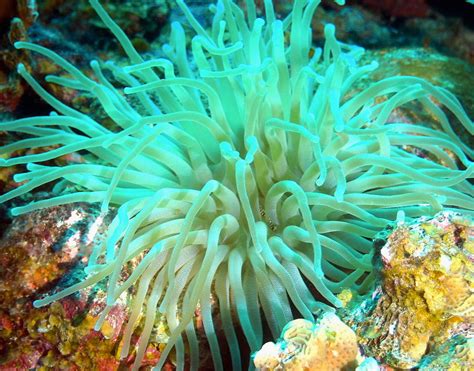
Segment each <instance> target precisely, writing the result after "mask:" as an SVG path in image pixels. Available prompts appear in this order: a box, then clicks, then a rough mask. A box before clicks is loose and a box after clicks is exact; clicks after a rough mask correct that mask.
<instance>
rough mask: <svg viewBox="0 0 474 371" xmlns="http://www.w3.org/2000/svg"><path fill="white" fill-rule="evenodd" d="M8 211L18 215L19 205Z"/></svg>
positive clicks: (19, 211) (19, 212)
mask: <svg viewBox="0 0 474 371" xmlns="http://www.w3.org/2000/svg"><path fill="white" fill-rule="evenodd" d="M10 212H11V213H12V215H13V216H18V215H20V214H21V209H20V208H19V207H14V208H13V209H11V211H10Z"/></svg>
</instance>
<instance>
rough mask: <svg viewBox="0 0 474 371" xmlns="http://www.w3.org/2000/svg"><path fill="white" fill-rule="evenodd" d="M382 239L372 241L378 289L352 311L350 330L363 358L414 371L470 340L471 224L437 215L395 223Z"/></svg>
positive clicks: (473, 231) (473, 249) (466, 219)
mask: <svg viewBox="0 0 474 371" xmlns="http://www.w3.org/2000/svg"><path fill="white" fill-rule="evenodd" d="M386 234H387V235H384V234H382V235H380V236H379V240H378V241H377V243H378V244H379V245H380V247H381V249H380V258H381V269H380V274H381V277H382V283H381V287H379V288H378V289H377V290H376V291H375V293H374V294H373V295H372V298H370V299H367V300H366V302H365V303H362V304H360V303H353V306H352V308H356V307H357V308H356V309H354V310H353V312H352V313H351V315H350V316H349V317H352V320H350V322H351V323H352V326H353V327H354V328H357V333H358V335H359V337H360V343H361V344H362V345H363V346H364V349H365V350H366V352H367V353H368V354H372V355H374V356H375V357H377V358H378V359H383V360H384V361H386V362H387V363H388V364H390V365H392V366H395V367H400V368H411V367H416V366H418V365H419V363H420V361H421V359H422V357H423V356H424V355H425V354H426V352H427V350H428V349H430V350H431V351H433V349H436V348H437V347H438V348H439V346H440V344H443V343H445V342H447V341H448V343H449V341H450V340H449V339H451V338H454V337H455V336H456V334H459V335H461V334H464V335H463V336H468V335H469V334H470V335H469V336H472V334H473V333H472V329H470V327H469V323H472V320H473V317H474V312H473V308H474V294H473V291H474V290H473V289H474V281H473V279H472V277H473V273H474V262H473V259H472V257H473V253H474V241H473V236H474V222H473V220H472V218H471V217H470V216H463V215H462V214H460V213H454V212H441V213H439V214H437V215H435V216H434V217H432V218H420V219H418V220H415V221H412V222H410V223H405V222H402V221H400V222H399V223H398V225H397V226H396V227H395V229H394V230H393V231H391V232H390V231H387V232H386ZM350 305H351V304H349V306H350ZM345 318H346V320H347V317H345ZM466 326H467V328H466ZM466 331H467V332H466ZM434 352H435V353H436V351H434Z"/></svg>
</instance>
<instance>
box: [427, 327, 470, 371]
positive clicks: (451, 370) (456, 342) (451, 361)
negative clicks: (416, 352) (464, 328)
mask: <svg viewBox="0 0 474 371" xmlns="http://www.w3.org/2000/svg"><path fill="white" fill-rule="evenodd" d="M470 335H471V337H470V338H466V337H465V336H462V335H459V336H453V337H452V338H450V339H449V340H448V341H446V342H445V343H443V344H441V345H437V346H436V347H435V348H434V349H433V350H431V351H430V353H429V355H427V356H426V357H424V358H423V360H422V362H421V363H420V367H419V369H420V371H429V370H446V371H461V370H472V369H474V338H473V337H472V336H473V335H474V333H471V334H470Z"/></svg>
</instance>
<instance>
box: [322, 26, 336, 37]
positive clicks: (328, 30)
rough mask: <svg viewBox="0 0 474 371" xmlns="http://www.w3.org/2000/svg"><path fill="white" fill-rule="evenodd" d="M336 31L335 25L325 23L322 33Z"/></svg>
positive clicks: (331, 33) (327, 33)
mask: <svg viewBox="0 0 474 371" xmlns="http://www.w3.org/2000/svg"><path fill="white" fill-rule="evenodd" d="M335 32H336V26H334V25H333V24H332V23H328V24H326V26H324V34H325V35H326V36H327V35H333V34H334V33H335Z"/></svg>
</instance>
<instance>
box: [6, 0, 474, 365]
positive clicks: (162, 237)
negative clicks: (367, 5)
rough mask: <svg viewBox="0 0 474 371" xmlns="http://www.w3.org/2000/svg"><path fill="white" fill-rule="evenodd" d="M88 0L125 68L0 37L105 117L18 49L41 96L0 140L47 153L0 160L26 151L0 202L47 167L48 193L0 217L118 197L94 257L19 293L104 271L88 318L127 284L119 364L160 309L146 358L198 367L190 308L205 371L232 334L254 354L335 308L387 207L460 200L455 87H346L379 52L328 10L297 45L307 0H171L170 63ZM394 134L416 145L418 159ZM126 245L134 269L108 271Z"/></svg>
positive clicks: (461, 162)
mask: <svg viewBox="0 0 474 371" xmlns="http://www.w3.org/2000/svg"><path fill="white" fill-rule="evenodd" d="M90 2H91V4H92V6H93V8H94V9H95V10H96V12H97V14H98V15H99V17H100V18H101V19H102V21H103V22H104V24H105V25H106V26H107V27H108V28H109V29H110V31H111V32H112V33H113V34H114V36H115V37H116V38H117V40H118V41H119V42H120V44H121V46H122V48H123V50H125V52H126V53H127V55H128V57H129V59H130V65H128V66H120V65H117V64H115V63H114V62H111V61H109V62H105V63H103V62H98V61H92V62H91V68H92V70H93V72H94V74H95V76H93V77H92V78H91V77H88V76H86V75H85V74H84V73H82V72H81V71H79V70H78V69H77V68H76V67H74V66H73V65H72V64H70V63H69V62H67V61H66V60H64V59H63V58H62V57H60V56H59V55H58V54H56V53H54V52H53V51H51V50H49V49H46V48H44V47H42V46H39V45H35V44H32V43H27V42H18V43H16V44H15V46H16V47H17V48H19V49H28V50H30V51H32V52H35V53H39V54H42V55H43V56H45V57H47V58H50V59H51V60H52V61H53V62H54V63H56V64H57V65H58V66H60V67H61V68H62V69H64V71H66V72H67V73H68V74H69V76H70V77H68V78H66V77H59V76H48V77H47V78H46V80H47V81H48V82H51V83H55V84H57V85H59V86H64V87H67V88H72V89H77V90H83V91H87V92H88V93H89V94H90V95H92V96H94V97H95V98H96V99H97V101H98V102H100V104H101V105H102V107H103V109H104V110H105V112H106V113H107V115H108V117H109V118H110V119H111V120H112V121H113V122H114V123H115V124H116V125H117V127H120V130H117V131H112V130H110V129H108V128H106V127H105V126H104V125H102V124H101V123H99V122H96V121H94V120H93V119H92V118H91V117H89V116H87V115H85V114H83V113H81V112H79V111H77V110H75V109H73V108H71V107H69V106H67V105H65V104H63V103H62V102H60V101H59V100H57V99H56V98H55V97H54V96H52V95H51V94H50V93H48V92H47V91H46V90H45V89H44V88H43V87H42V86H41V84H40V83H38V82H37V81H36V80H35V79H34V78H33V77H32V75H30V74H29V73H28V72H27V70H26V68H25V67H24V66H23V65H19V66H18V71H19V73H20V74H21V75H22V76H23V78H24V79H25V80H26V81H27V82H28V83H29V84H30V85H31V87H32V88H33V89H34V90H35V91H36V92H37V93H38V94H39V95H40V96H41V97H42V98H43V99H44V100H45V101H46V102H47V103H49V104H50V105H51V106H52V107H53V108H54V110H55V111H54V112H52V113H51V115H49V116H42V117H29V118H24V119H20V120H16V121H11V122H3V123H0V130H4V131H11V132H18V133H23V134H24V135H25V136H24V138H25V139H22V140H19V141H17V142H14V143H11V144H8V145H6V146H4V147H1V148H0V151H1V152H0V153H1V154H10V153H12V152H13V151H16V150H18V149H23V148H31V147H34V148H36V147H45V146H54V148H55V149H52V150H49V151H47V152H44V153H40V154H31V155H25V156H21V157H13V158H9V159H7V160H0V161H1V162H0V166H4V167H5V166H12V165H15V164H27V169H28V172H26V173H22V174H17V175H15V180H16V181H18V182H25V181H26V183H25V184H23V185H21V186H20V187H18V188H17V189H15V190H12V191H10V192H9V193H6V194H4V195H2V196H0V202H5V201H7V200H10V199H12V198H14V197H18V196H21V195H23V194H25V193H27V192H30V191H33V190H34V189H35V188H37V187H39V186H41V185H43V184H46V183H49V182H55V181H59V182H57V183H56V185H55V188H54V190H55V191H56V192H57V196H54V197H51V198H48V199H43V200H39V201H36V202H32V203H29V204H27V205H24V206H20V207H15V208H13V209H12V214H13V215H19V214H23V213H26V212H30V211H34V210H38V209H41V208H46V207H51V206H54V205H62V204H66V203H74V202H79V201H82V202H100V203H101V204H102V211H103V213H107V212H108V210H109V207H110V206H114V207H117V208H118V213H117V216H116V217H115V218H114V220H113V222H112V223H111V225H110V226H109V229H108V233H107V236H106V238H105V240H104V241H103V243H101V244H98V245H97V246H96V247H95V248H94V250H93V251H92V252H91V254H90V257H89V262H88V266H87V268H86V273H87V278H85V279H84V280H83V281H82V282H80V283H77V284H75V285H73V286H71V287H68V288H66V289H62V290H61V291H59V292H56V293H54V294H51V295H48V296H46V297H45V298H43V299H41V300H37V301H35V302H34V305H35V306H36V307H42V306H45V305H48V304H49V303H51V302H53V301H56V300H59V299H61V298H64V297H65V296H68V295H71V294H73V293H75V292H77V291H79V290H81V289H84V288H87V287H88V286H91V285H94V284H96V283H98V282H99V281H101V280H104V279H106V281H107V306H106V307H105V309H104V310H103V312H102V314H101V316H100V318H99V320H98V322H97V324H96V329H99V328H100V327H101V325H102V323H103V321H104V319H105V318H106V316H107V314H108V313H109V311H110V310H111V308H112V307H113V306H114V304H115V303H116V301H117V300H118V298H119V297H120V296H121V295H122V294H124V293H125V292H126V291H128V290H131V292H133V295H132V299H131V301H130V303H129V308H130V314H129V319H128V323H127V325H126V327H125V330H124V334H123V339H122V342H123V346H122V349H121V357H122V358H124V357H126V356H127V355H128V353H129V352H130V345H131V338H132V334H133V332H134V330H135V328H136V327H137V325H138V324H139V322H140V320H141V318H142V317H143V318H142V320H143V330H142V332H141V334H140V340H139V342H138V344H137V354H136V357H135V363H134V368H135V369H136V368H138V367H139V366H140V364H141V361H142V359H143V356H144V352H145V349H146V347H147V345H148V343H149V341H150V337H151V334H152V329H153V325H154V323H155V320H156V319H157V318H158V317H161V316H163V317H164V318H165V319H166V323H167V326H168V328H169V340H168V343H167V345H166V347H165V349H164V351H163V353H162V356H161V359H160V362H159V363H158V365H157V367H158V368H160V367H161V366H162V365H163V364H164V362H165V361H166V358H167V356H168V354H169V353H170V351H171V350H173V349H174V350H175V352H176V363H177V366H178V368H179V369H183V367H184V364H185V353H186V352H187V353H188V354H189V363H190V368H191V369H196V368H197V367H198V363H199V352H198V339H197V335H196V332H195V323H194V322H193V317H194V313H195V310H196V308H197V307H199V308H200V311H201V315H202V321H203V327H204V332H205V334H206V337H207V341H208V343H209V347H210V350H211V352H212V356H213V361H214V366H215V369H217V370H218V369H223V363H222V359H221V352H229V351H230V354H231V357H232V366H233V368H234V369H236V370H238V369H241V368H242V362H241V359H240V349H239V341H238V336H237V332H238V331H241V332H242V333H243V334H244V336H245V339H246V341H247V343H248V346H249V348H250V350H251V351H256V350H257V349H259V348H260V346H261V345H262V342H263V340H264V332H265V331H264V328H266V327H268V328H269V329H270V331H271V333H272V335H273V336H274V337H276V336H278V334H279V333H280V332H281V330H282V329H283V327H284V325H285V324H286V323H287V322H288V321H290V320H292V319H293V318H295V317H304V318H306V319H308V320H314V315H315V313H316V312H317V311H318V310H319V309H321V308H322V309H327V308H328V307H330V306H332V307H338V306H340V301H339V300H338V298H337V296H336V295H337V294H338V293H339V292H340V291H341V290H343V289H344V288H350V289H352V290H354V291H358V292H360V293H364V292H366V291H367V290H368V289H370V287H371V284H372V282H373V278H374V274H373V272H372V269H373V268H372V263H371V259H372V254H373V250H372V244H371V239H372V238H373V237H374V235H375V234H376V233H377V232H378V231H380V230H381V229H383V228H384V227H385V226H386V225H387V223H389V222H390V221H393V220H394V219H396V218H397V215H398V217H402V216H403V215H405V216H406V217H407V218H414V217H418V216H421V215H431V214H434V213H436V212H437V211H439V210H441V209H462V210H464V211H465V212H472V210H474V205H473V199H472V196H473V188H472V186H471V185H470V184H469V183H468V181H467V180H466V179H468V178H472V177H473V172H474V165H473V163H472V162H471V160H470V158H472V157H473V150H472V149H471V148H469V147H468V146H467V145H466V144H464V143H463V142H462V141H461V140H460V139H459V138H458V136H457V135H456V134H455V132H454V131H453V129H452V128H451V126H450V122H449V119H448V117H449V116H448V114H449V115H451V116H452V117H453V118H454V119H455V121H456V122H455V123H456V125H462V126H464V128H465V129H467V131H468V132H469V133H471V134H472V133H473V131H474V126H473V123H472V121H471V120H470V119H469V117H468V116H467V115H466V113H465V111H464V110H463V108H462V106H461V104H460V103H459V101H458V100H457V99H456V98H455V97H454V96H453V95H452V94H451V93H450V92H449V91H447V90H446V89H443V88H440V87H436V86H433V85H431V84H430V83H428V82H427V81H425V80H422V79H420V78H417V77H411V76H408V77H402V76H396V77H389V78H387V79H384V80H381V81H378V82H374V83H373V84H372V85H371V86H369V87H367V88H366V89H365V90H362V91H357V90H356V91H354V85H355V83H356V82H357V81H358V80H359V79H360V78H361V77H364V76H366V75H367V74H368V73H370V72H371V71H373V70H374V69H375V68H376V67H377V65H376V63H372V64H369V65H365V66H359V65H358V60H359V58H360V56H361V55H362V53H363V50H362V49H361V48H359V47H356V46H351V45H346V44H343V43H341V42H338V41H337V40H336V38H335V28H334V26H333V25H330V24H329V25H327V26H326V27H325V38H326V42H325V45H324V48H323V49H322V50H319V49H316V50H315V51H314V52H313V49H312V43H311V42H312V38H311V20H312V16H313V13H314V11H315V10H316V8H317V6H318V4H319V2H320V1H319V0H295V1H294V5H293V10H292V12H291V14H290V15H289V16H288V17H286V18H285V19H284V20H279V19H278V18H277V17H276V15H275V12H274V9H273V6H272V2H271V1H270V0H265V1H264V5H265V7H264V11H265V19H262V18H258V17H257V15H256V10H255V6H254V3H253V1H247V3H246V5H247V6H246V12H245V13H244V12H243V11H242V9H241V8H240V7H238V6H237V5H236V4H234V3H233V2H231V1H230V0H219V1H218V2H217V3H216V4H215V5H214V6H211V7H210V11H211V12H212V13H213V18H212V27H211V29H210V30H205V29H204V28H203V27H202V26H201V25H200V24H199V23H198V22H197V20H196V19H195V18H194V17H193V15H192V14H191V12H190V11H189V9H188V8H187V6H186V5H185V3H184V2H183V1H182V0H177V1H176V3H177V4H178V5H179V7H180V8H181V9H182V11H183V12H184V14H185V15H186V18H187V20H188V22H189V24H190V25H191V26H192V28H193V29H194V31H195V33H196V36H194V37H193V39H192V42H191V48H190V49H191V50H190V52H189V51H188V49H187V45H186V41H185V34H184V31H183V28H182V26H181V25H180V24H179V23H173V24H172V30H171V40H170V44H169V45H168V44H167V45H164V46H163V52H164V54H165V55H166V56H167V59H164V58H156V59H153V58H144V57H142V56H141V55H140V54H139V53H138V52H137V51H136V50H135V49H134V47H133V46H132V43H131V42H130V40H129V39H128V38H127V36H126V35H125V34H124V32H123V31H122V30H121V29H120V28H119V27H118V25H117V24H116V23H114V21H113V20H112V19H111V17H110V16H109V15H108V14H107V13H106V12H105V10H104V9H103V8H102V6H101V5H100V4H99V2H98V0H91V1H90ZM286 36H288V37H286ZM111 76H113V79H111V78H110V77H111ZM124 87H125V88H124ZM132 96H133V99H132V98H131V97H132ZM414 100H417V101H418V102H419V103H420V104H421V105H422V106H423V107H424V108H425V109H426V110H427V111H428V112H430V114H431V116H432V117H434V118H436V120H437V122H438V124H439V125H440V126H441V127H442V130H435V129H433V126H432V125H430V123H419V124H411V123H410V124H408V123H403V122H394V121H393V120H391V113H392V112H393V111H394V110H395V109H396V108H398V107H400V106H402V105H404V104H406V103H408V102H410V101H414ZM407 146H411V147H417V148H419V149H421V150H422V151H423V152H424V153H425V154H427V156H425V157H424V158H421V157H418V156H416V155H415V154H413V153H412V152H408V151H407V150H405V148H406V147H407ZM75 151H87V152H88V153H90V154H91V157H90V158H92V159H93V161H92V160H91V161H89V162H87V163H83V164H70V165H66V166H60V167H55V166H45V165H41V164H40V163H42V162H45V161H48V160H51V159H54V158H57V157H59V156H62V155H64V154H69V153H72V152H75ZM132 261H133V262H135V264H136V268H135V269H134V270H133V272H132V273H131V274H129V276H128V277H127V278H126V279H125V280H124V279H122V278H121V277H122V276H123V275H122V273H123V271H124V269H125V267H126V266H127V264H128V263H129V262H132ZM132 289H133V290H132ZM211 296H212V297H213V298H214V301H215V303H216V304H215V305H216V308H217V310H218V312H219V314H220V318H221V323H222V324H221V326H222V329H223V333H224V335H225V340H226V343H223V344H219V342H218V337H217V335H216V328H215V326H214V322H213V313H212V309H213V308H212V306H211V299H210V298H211ZM236 328H240V330H238V331H236Z"/></svg>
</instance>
